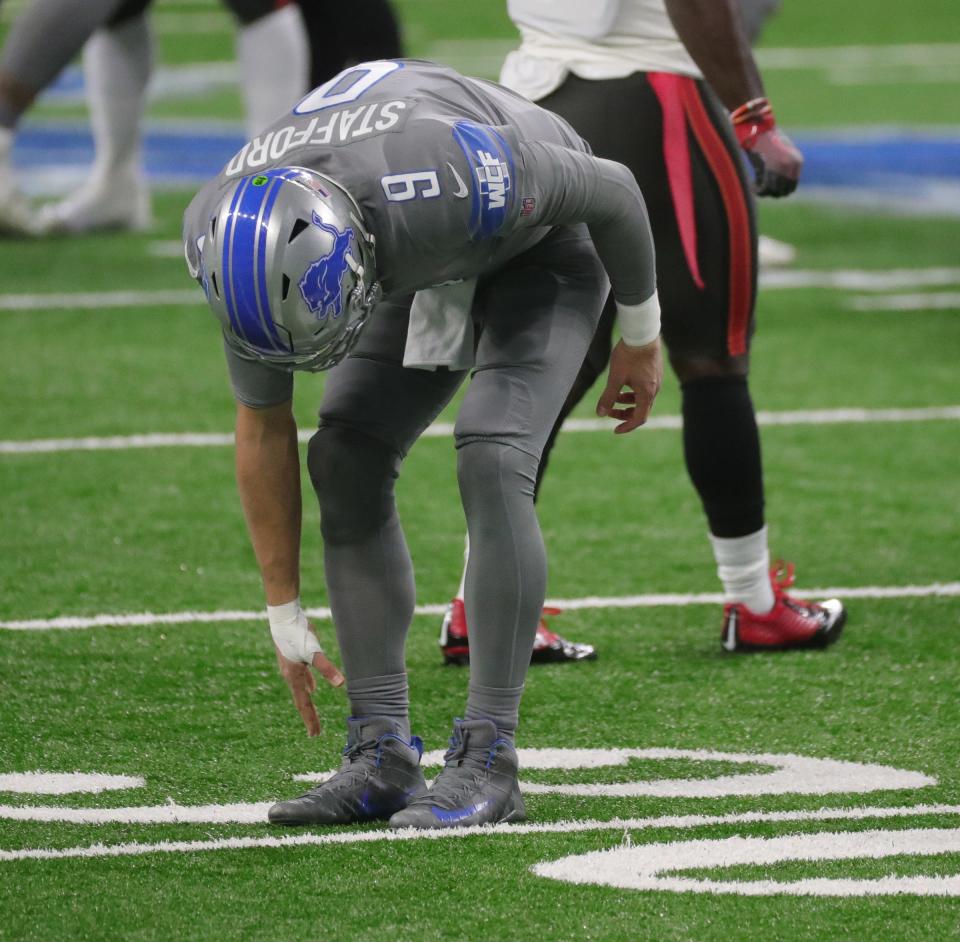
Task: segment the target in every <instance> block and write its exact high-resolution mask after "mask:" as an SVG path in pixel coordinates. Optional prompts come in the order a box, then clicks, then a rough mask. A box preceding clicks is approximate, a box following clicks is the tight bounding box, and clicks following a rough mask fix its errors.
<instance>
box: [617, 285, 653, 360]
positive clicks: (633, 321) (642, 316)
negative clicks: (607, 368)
mask: <svg viewBox="0 0 960 942" xmlns="http://www.w3.org/2000/svg"><path fill="white" fill-rule="evenodd" d="M617 323H618V324H619V325H620V336H622V337H623V342H624V343H625V344H626V345H627V346H628V347H645V346H646V345H647V344H648V343H652V342H653V341H654V340H656V339H657V335H658V334H659V333H660V300H659V298H658V297H657V292H656V291H654V292H653V294H651V295H650V297H649V298H647V300H646V301H641V303H640V304H621V303H620V302H619V301H617Z"/></svg>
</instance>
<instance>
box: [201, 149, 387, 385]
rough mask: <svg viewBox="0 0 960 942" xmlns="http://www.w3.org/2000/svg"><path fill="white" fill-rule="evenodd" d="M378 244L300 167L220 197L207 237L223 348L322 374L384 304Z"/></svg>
mask: <svg viewBox="0 0 960 942" xmlns="http://www.w3.org/2000/svg"><path fill="white" fill-rule="evenodd" d="M373 248H374V239H373V236H372V235H371V234H370V233H369V232H367V230H366V228H365V226H364V222H363V216H362V214H361V211H360V208H359V206H358V205H357V203H356V201H355V200H354V199H353V198H352V197H351V196H350V194H349V193H348V192H347V191H346V190H344V189H343V188H342V187H340V186H339V184H337V182H336V181H335V180H331V179H330V178H329V177H326V176H324V175H323V174H320V173H317V172H316V171H314V170H307V169H304V168H303V167H278V168H276V169H273V170H268V171H265V172H263V173H259V174H257V175H256V176H248V177H244V178H242V179H240V180H237V181H235V182H234V183H232V184H231V185H230V186H228V187H227V188H226V189H225V190H223V191H222V194H221V199H220V202H219V204H218V206H217V207H216V209H215V210H214V212H213V214H212V216H211V219H210V225H209V228H208V230H207V232H206V234H205V239H204V244H203V248H202V251H200V252H198V254H199V255H200V256H201V266H198V267H201V268H202V271H203V274H204V275H205V276H206V281H207V301H208V302H209V304H210V307H211V309H212V310H213V313H214V314H215V315H216V316H217V319H218V320H219V321H220V324H221V326H222V328H223V333H224V337H225V339H226V341H227V344H228V345H229V346H230V347H231V348H232V349H233V350H235V351H236V352H237V353H239V354H240V355H241V356H243V357H247V358H255V359H259V360H263V361H264V362H265V363H267V364H269V365H271V366H275V367H279V368H281V369H286V370H325V369H329V368H330V367H331V366H334V365H335V364H336V363H338V362H339V361H340V360H342V359H343V357H345V356H346V355H347V353H349V352H350V350H351V349H352V347H353V345H354V344H355V343H356V341H357V339H358V338H359V335H360V330H361V329H362V327H363V325H364V324H365V323H366V319H367V316H368V315H369V313H370V311H371V309H372V308H373V306H374V305H375V304H376V302H377V300H379V297H380V286H379V284H377V282H376V263H375V258H374V251H373Z"/></svg>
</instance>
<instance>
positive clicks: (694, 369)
mask: <svg viewBox="0 0 960 942" xmlns="http://www.w3.org/2000/svg"><path fill="white" fill-rule="evenodd" d="M540 104H542V105H544V106H545V107H547V108H549V109H550V110H552V111H555V112H556V113H558V114H560V115H561V116H562V117H564V118H566V119H567V120H568V121H569V122H570V123H571V124H572V125H573V127H574V128H575V129H576V130H577V131H578V132H579V133H580V134H581V135H583V137H585V138H586V139H587V140H588V141H589V142H590V144H591V146H592V147H593V150H594V153H596V154H597V155H598V156H601V157H607V158H609V159H612V160H617V161H619V162H620V163H623V164H626V166H628V167H629V168H630V169H631V170H632V171H633V174H634V176H635V177H636V178H637V182H638V183H639V184H640V188H641V190H642V191H643V194H644V198H645V200H646V203H647V210H648V212H649V215H650V223H651V226H652V228H653V232H654V238H655V241H656V245H657V283H658V291H659V295H660V305H661V309H662V318H663V334H664V339H665V340H666V342H667V346H668V348H669V351H670V359H671V363H672V365H673V368H674V371H675V372H676V373H677V376H678V378H679V379H680V382H681V388H682V399H683V418H684V457H685V459H686V463H687V469H688V472H689V474H690V478H691V480H692V482H693V484H694V486H695V487H696V489H697V491H698V493H699V495H700V498H701V501H702V503H703V506H704V510H705V512H706V515H707V521H708V525H709V528H710V537H711V545H712V547H713V551H714V555H715V558H716V561H717V569H718V574H719V576H720V579H721V581H722V583H723V585H724V589H725V592H726V595H727V599H728V605H727V608H726V611H725V618H724V645H725V647H727V648H728V649H743V647H744V645H745V644H746V643H751V644H756V646H757V647H763V646H770V644H771V642H772V641H776V642H777V644H776V645H775V646H778V647H779V646H783V645H785V646H796V645H798V644H806V643H818V644H819V643H823V642H824V641H827V640H828V639H829V640H832V639H835V638H836V636H837V634H838V633H839V631H840V629H841V628H842V626H843V621H844V618H845V614H844V612H843V608H842V606H841V605H840V603H839V602H837V601H836V600H830V601H829V602H827V603H823V604H821V605H819V606H818V607H816V608H809V609H804V610H803V612H801V613H798V614H800V616H801V617H802V618H803V619H804V621H803V628H802V630H801V629H799V628H798V625H797V623H796V620H795V619H793V618H787V615H786V610H785V608H784V606H787V607H789V603H790V602H791V600H790V597H789V596H787V595H786V593H785V589H784V588H783V586H781V585H779V583H777V582H776V581H775V580H773V579H772V578H771V575H770V571H769V570H770V565H769V552H768V549H767V534H766V526H765V522H764V515H763V499H764V498H763V472H762V462H761V453H760V439H759V434H758V431H757V425H756V417H755V415H754V408H753V403H752V401H751V399H750V393H749V389H748V385H747V373H748V366H749V360H748V351H749V344H750V337H751V335H752V331H753V315H754V301H755V295H756V269H757V264H756V227H755V221H754V208H753V201H752V197H751V195H750V192H751V191H750V188H749V186H748V184H747V181H746V178H745V176H744V171H743V166H742V163H741V161H740V157H739V151H738V149H737V146H736V142H735V140H734V138H733V136H732V134H731V132H730V127H729V119H728V116H727V115H726V112H725V111H724V110H723V109H722V107H721V106H720V105H719V103H717V102H716V100H715V98H714V97H713V96H712V95H711V94H710V93H709V92H708V91H707V90H706V88H705V86H704V85H703V83H697V82H694V81H693V80H692V79H688V78H684V77H682V76H678V75H673V74H667V73H636V74H634V75H631V76H628V77H626V78H623V79H612V80H609V81H587V80H584V79H579V78H577V77H576V76H570V77H569V78H568V79H567V80H566V82H565V83H564V84H563V85H562V86H561V87H560V88H559V89H558V90H557V91H556V92H554V93H553V94H551V95H550V96H548V97H547V98H545V99H543V100H542V101H541V102H540ZM624 109H626V110H628V111H629V113H630V114H631V115H632V116H633V120H631V121H629V122H625V121H622V120H619V116H620V115H622V113H623V111H624ZM611 328H612V319H611V321H610V322H609V327H608V326H607V325H606V324H602V325H601V331H602V332H603V333H602V334H601V331H598V336H597V338H596V339H595V341H594V344H593V347H592V351H602V350H603V349H606V350H609V340H608V331H609V329H611ZM602 369H603V365H600V360H599V358H598V357H594V362H590V361H587V362H585V364H584V367H583V370H582V371H581V376H580V377H578V381H577V383H576V384H575V386H574V389H573V391H572V393H571V399H572V398H573V396H574V395H575V394H577V393H579V394H580V395H583V393H585V392H586V390H587V389H589V388H590V385H592V382H593V381H594V380H595V379H596V377H597V376H598V375H599V373H600V372H601V371H602ZM573 405H575V403H573V402H571V401H570V400H568V403H567V406H568V407H570V408H572V406H573ZM792 601H793V602H795V600H792ZM738 606H739V607H738ZM771 612H774V615H773V616H772V617H773V619H774V621H777V620H778V619H781V618H782V620H784V622H790V626H789V627H785V628H784V630H783V632H782V637H780V638H777V637H775V636H776V635H777V629H775V628H774V629H773V630H771V629H770V626H769V625H768V624H767V623H764V624H763V625H760V623H759V621H758V619H760V617H761V616H770V613H771ZM731 613H734V614H735V619H737V620H736V621H735V623H736V624H737V625H739V626H740V627H739V628H738V631H737V632H735V635H736V638H734V639H733V640H731V635H730V631H729V626H730V620H731ZM747 613H750V617H749V618H748V617H745V616H747ZM754 624H756V625H757V628H756V630H753V628H752V627H751V626H752V625H754ZM737 639H739V640H737ZM780 642H782V645H781V643H780ZM731 646H732V647H731Z"/></svg>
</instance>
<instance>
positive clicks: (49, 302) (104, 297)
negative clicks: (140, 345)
mask: <svg viewBox="0 0 960 942" xmlns="http://www.w3.org/2000/svg"><path fill="white" fill-rule="evenodd" d="M188 305H193V306H195V307H201V306H202V305H203V295H202V294H201V293H200V290H199V289H198V288H188V289H175V290H167V291H74V292H71V293H70V294H0V311H74V310H78V309H83V310H91V309H93V310H96V309H99V308H115V307H185V306H188Z"/></svg>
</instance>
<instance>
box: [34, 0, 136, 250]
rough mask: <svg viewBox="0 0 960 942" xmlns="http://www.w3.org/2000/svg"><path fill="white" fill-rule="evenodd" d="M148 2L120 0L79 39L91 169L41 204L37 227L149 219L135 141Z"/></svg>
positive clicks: (106, 225)
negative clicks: (99, 25)
mask: <svg viewBox="0 0 960 942" xmlns="http://www.w3.org/2000/svg"><path fill="white" fill-rule="evenodd" d="M148 6H149V0H126V2H124V3H122V4H121V6H120V8H119V9H118V10H117V12H116V13H115V14H114V15H113V16H112V17H111V19H110V20H109V22H108V23H107V24H106V26H105V27H104V28H103V29H99V30H97V31H96V32H95V33H94V34H93V36H92V37H91V38H90V40H89V41H88V42H87V44H86V46H85V47H84V50H83V70H84V79H85V82H86V90H87V104H88V106H89V108H90V124H91V128H92V131H93V141H94V155H95V156H94V163H93V169H92V170H91V172H90V176H89V178H88V179H87V180H86V182H85V183H84V184H83V186H81V187H79V188H78V189H77V190H76V192H75V193H73V194H72V195H71V196H69V197H68V198H67V199H65V200H63V201H61V202H59V203H51V204H49V205H47V206H44V207H43V208H42V209H41V211H40V215H39V220H40V226H41V229H42V230H43V231H44V232H61V233H64V232H66V233H78V232H92V231H95V230H102V229H132V230H143V229H147V228H149V226H150V223H151V215H150V190H149V187H148V186H147V181H146V179H145V177H144V173H143V156H142V147H141V142H142V133H141V121H142V119H143V111H144V107H145V105H146V99H147V86H148V84H149V81H150V76H151V74H152V72H153V36H152V34H151V31H150V23H149V18H148V15H147V7H148Z"/></svg>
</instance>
